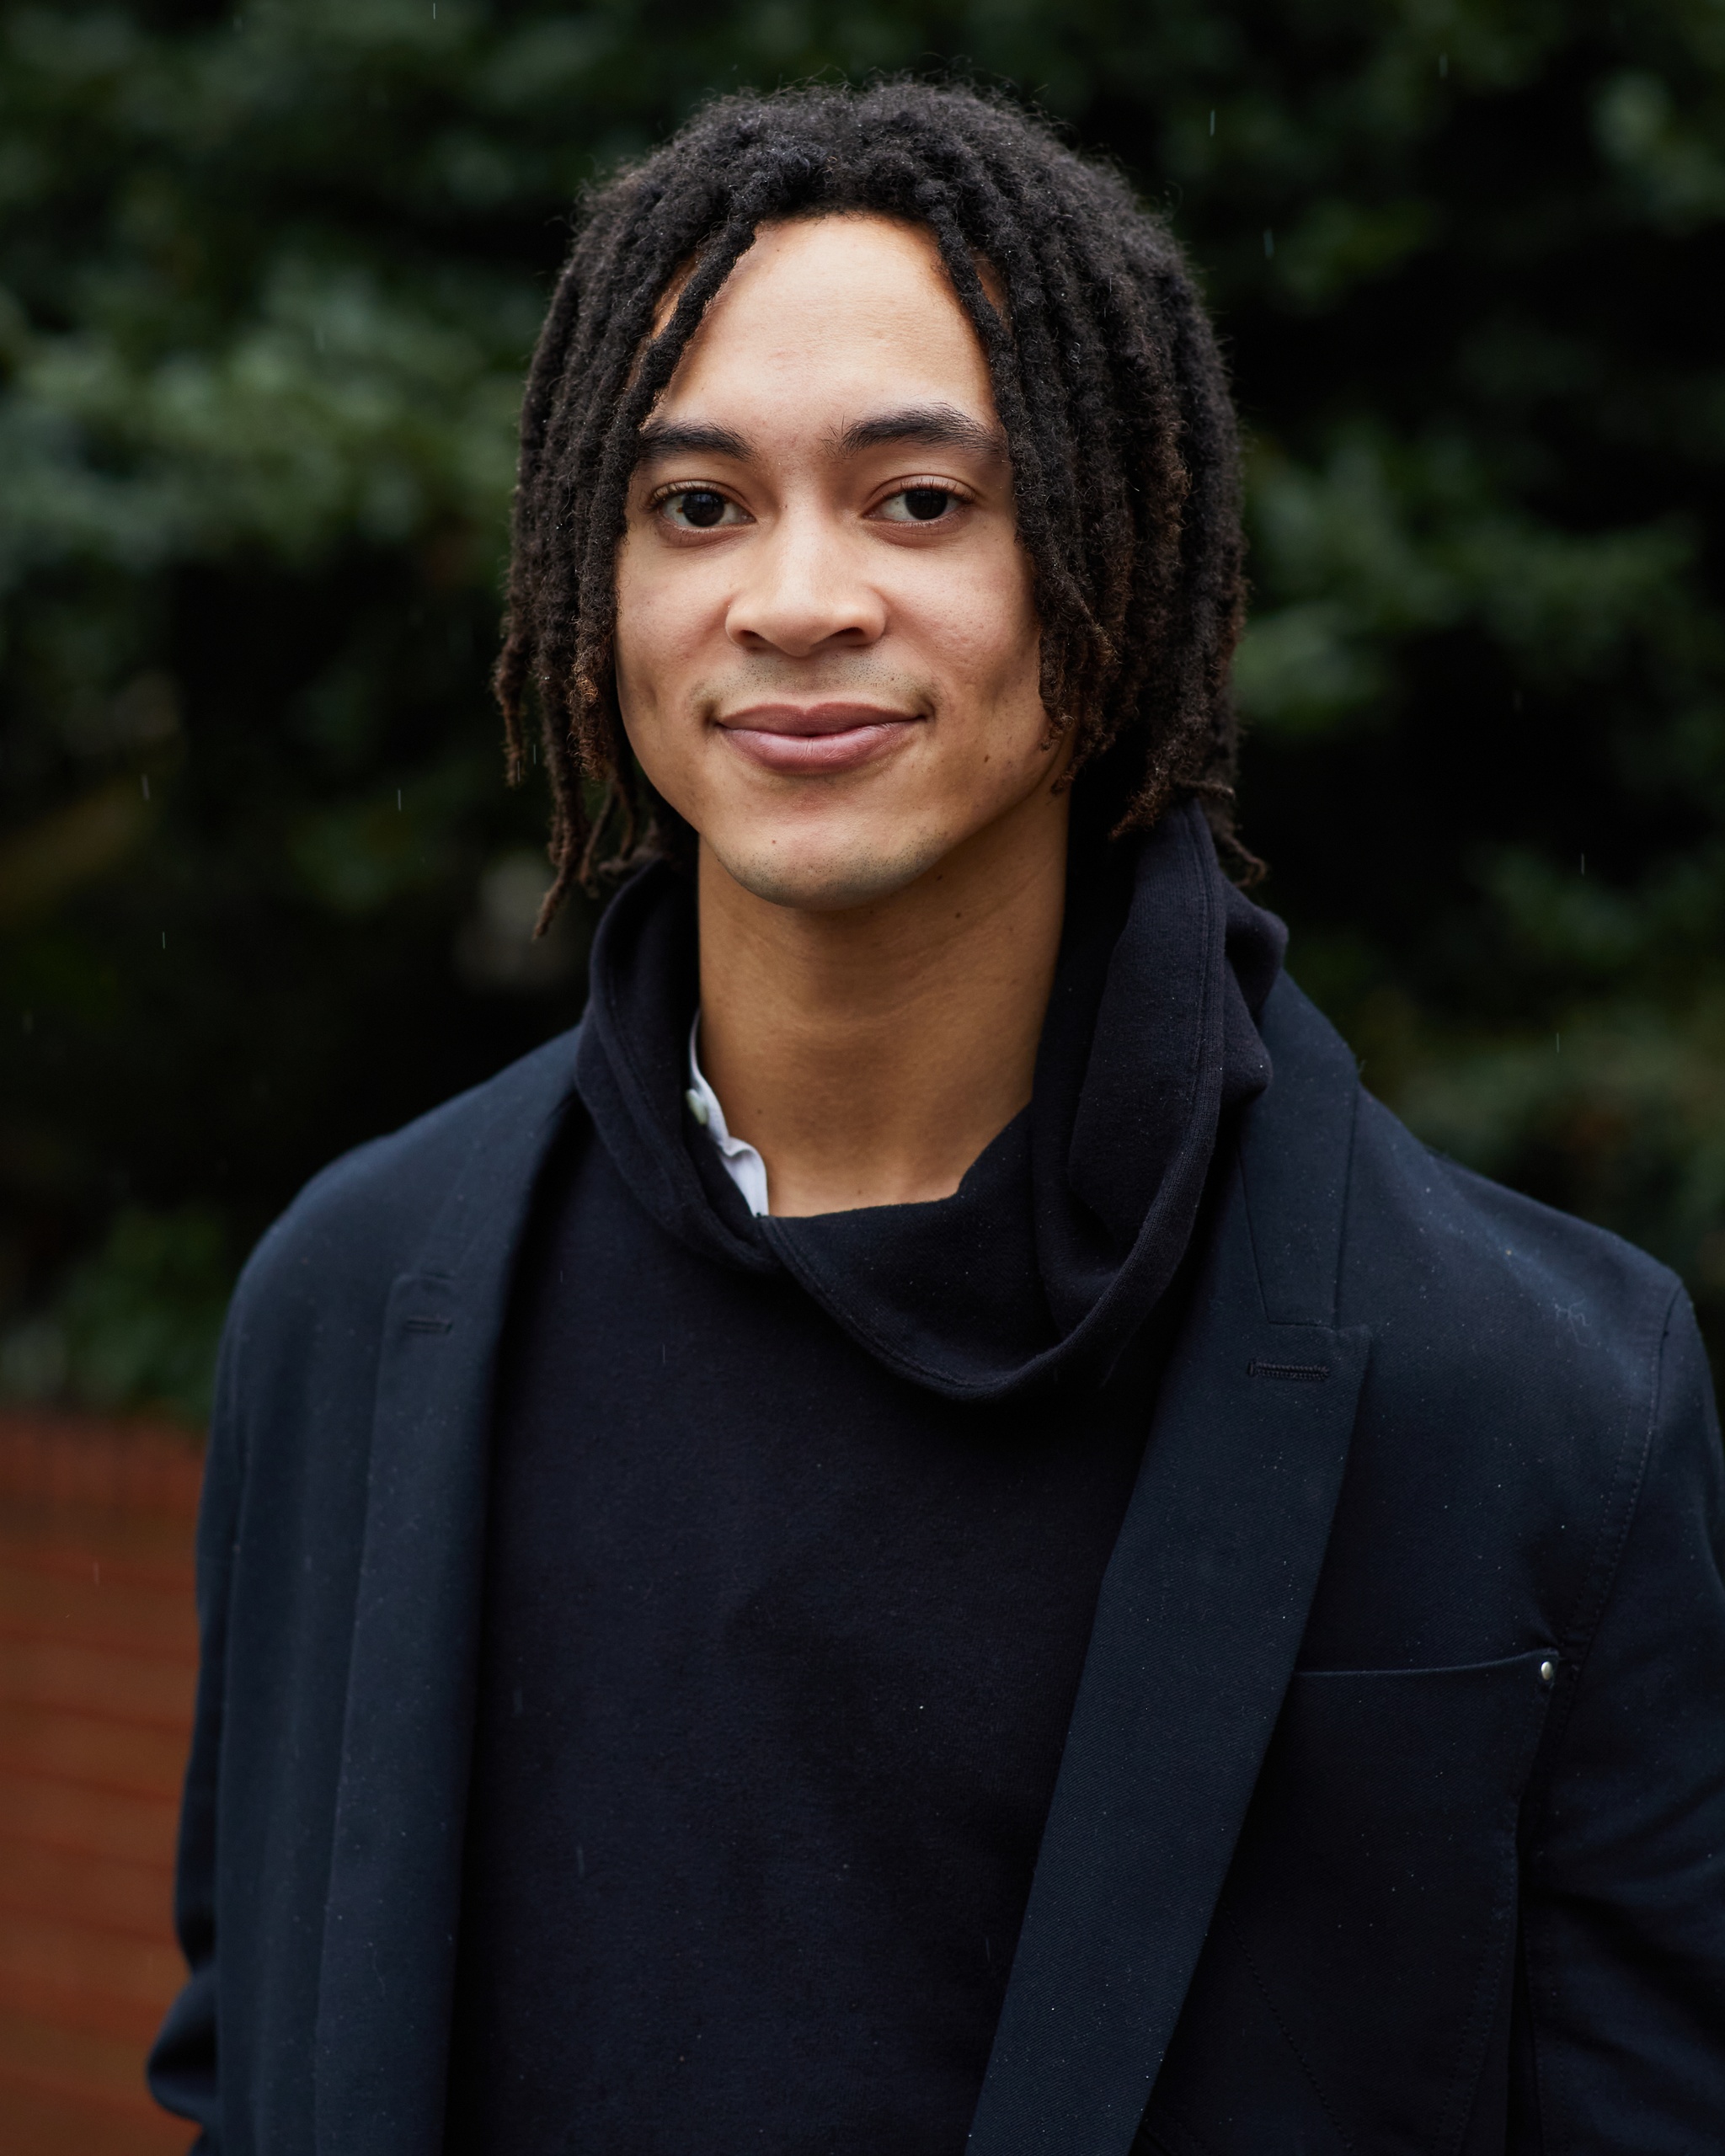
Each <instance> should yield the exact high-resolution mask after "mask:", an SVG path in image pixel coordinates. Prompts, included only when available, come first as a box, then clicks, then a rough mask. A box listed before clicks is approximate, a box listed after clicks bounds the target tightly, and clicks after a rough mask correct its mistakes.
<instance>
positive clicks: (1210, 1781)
mask: <svg viewBox="0 0 1725 2156" xmlns="http://www.w3.org/2000/svg"><path fill="white" fill-rule="evenodd" d="M1263 1033H1264V1038H1265V1040H1266V1043H1267V1044H1268V1047H1269V1049H1270V1053H1271V1055H1272V1058H1273V1059H1274V1070H1275V1076H1274V1081H1273V1083H1272V1085H1271V1086H1270V1088H1269V1090H1268V1092H1267V1093H1265V1094H1264V1095H1263V1097H1261V1098H1260V1099H1259V1100H1258V1101H1257V1102H1253V1103H1252V1105H1251V1106H1250V1107H1247V1109H1246V1110H1245V1112H1244V1113H1243V1115H1242V1120H1241V1125H1240V1131H1239V1139H1238V1144H1237V1146H1236V1148H1235V1150H1234V1152H1233V1154H1232V1155H1231V1158H1229V1159H1228V1160H1227V1161H1226V1162H1225V1164H1224V1165H1223V1166H1220V1167H1219V1169H1218V1171H1217V1173H1216V1177H1215V1185H1216V1187H1215V1193H1214V1196H1213V1199H1212V1202H1211V1203H1210V1206H1209V1209H1208V1210H1207V1212H1206V1214H1205V1216H1204V1221H1203V1223H1202V1225H1201V1228H1200V1235H1201V1238H1202V1250H1201V1267H1200V1271H1199V1278H1198V1282H1197V1285H1196V1288H1195V1290H1194V1297H1193V1300H1192V1304H1191V1307H1190V1310H1189V1313H1188V1318H1187V1321H1186V1323H1185V1326H1184V1330H1183V1333H1182V1336H1181V1337H1180V1339H1179V1342H1178V1345H1177V1348H1176V1350H1175V1353H1174V1356H1173V1359H1172V1363H1171V1364H1170V1366H1169V1369H1168V1371H1167V1375H1166V1377H1165V1379H1164V1380H1163V1382H1162V1388H1161V1391H1160V1393H1159V1395H1158V1396H1157V1400H1156V1406H1155V1410H1154V1414H1153V1417H1151V1427H1150V1432H1149V1443H1148V1445H1147V1448H1146V1454H1145V1460H1144V1465H1143V1469H1142V1472H1141V1475H1140V1481H1139V1484H1138V1487H1137V1490H1136V1492H1135V1496H1134V1497H1133V1499H1132V1502H1131V1505H1130V1509H1129V1512H1128V1514H1127V1517H1126V1520H1125V1523H1124V1527H1123V1529H1122V1531H1121V1534H1120V1539H1119V1544H1118V1546H1117V1547H1116V1550H1115V1551H1114V1557H1113V1559H1112V1561H1111V1563H1110V1565H1109V1567H1108V1573H1107V1576H1106V1578H1105V1580H1104V1582H1103V1589H1102V1594H1101V1598H1100V1600H1099V1603H1098V1605H1097V1614H1096V1623H1095V1631H1094V1635H1093V1637H1092V1643H1091V1646H1090V1649H1089V1653H1088V1657H1087V1662H1086V1665H1085V1670H1084V1675H1083V1680H1082V1684H1081V1689H1080V1693H1079V1697H1078V1700H1077V1705H1076V1710H1075V1711H1074V1715H1073V1719H1072V1723H1071V1731H1070V1734H1069V1736H1068V1739H1067V1744H1066V1749H1065V1757H1064V1760H1063V1763H1062V1765H1061V1769H1060V1780H1059V1784H1058V1786H1057V1789H1056V1791H1055V1799H1054V1804H1053V1807H1052V1810H1051V1812H1050V1813H1049V1820H1048V1824H1047V1829H1046V1832H1045V1834H1044V1840H1043V1844H1042V1849H1041V1852H1040V1854H1039V1860H1038V1865H1037V1870H1036V1876H1035V1881H1034V1885H1033V1889H1032V1893H1031V1898H1030V1903H1029V1907H1028V1912H1027V1913H1026V1917H1025V1920H1024V1925H1023V1933H1022V1935H1021V1938H1020V1940H1019V1944H1018V1948H1017V1956H1016V1958H1015V1960H1014V1962H1013V1965H1012V1977H1011V1982H1010V1984H1009V1987H1008V1989H1007V1998H1006V2003H1005V2006H1004V2008H1003V2009H1002V2013H1001V2022H1000V2026H999V2030H998V2033H997V2036H996V2042H995V2047H994V2052H993V2056H992V2058H991V2063H990V2065H989V2068H988V2073H987V2078H986V2080H985V2084H984V2087H983V2090H982V2095H981V2099H980V2104H979V2106H978V2110H977V2113H976V2118H975V2127H974V2129H973V2132H972V2136H971V2141H970V2150H971V2156H1032V2152H1036V2156H1127V2152H1128V2151H1129V2150H1134V2149H1136V2150H1137V2151H1139V2152H1140V2156H1142V2152H1145V2151H1152V2150H1153V2151H1161V2152H1163V2156H1204V2152H1209V2156H1319V2152H1326V2153H1328V2152H1343V2151H1348V2150H1354V2151H1369V2152H1371V2153H1372V2156H1402V2153H1403V2152H1406V2156H1413V2152H1416V2151H1418V2152H1458V2156H1487V2152H1488V2151H1490V2152H1495V2151H1502V2150H1505V2149H1514V2150H1516V2151H1532V2150H1542V2151H1551V2152H1557V2151H1560V2150H1561V2151H1564V2152H1572V2153H1578V2152H1596V2151H1597V2152H1601V2156H1603V2152H1605V2151H1608V2150H1609V2151H1612V2152H1622V2151H1626V2150H1632V2151H1636V2152H1637V2153H1638V2156H1668V2153H1669V2156H1700V2152H1704V2151H1716V2150H1717V2149H1719V2148H1725V1585H1722V1577H1721V1576H1722V1566H1725V1517H1722V1513H1725V1497H1722V1473H1721V1454H1720V1447H1719V1435H1718V1427H1717V1419H1716V1417H1715V1412H1714V1408H1713V1404H1712V1392H1711V1388H1710V1385H1709V1381H1708V1377H1707V1372H1706V1363H1705V1359H1704V1357H1703V1355H1702V1352H1701V1346H1700V1342H1699V1340H1698V1337H1697V1335H1696V1329H1695V1324H1694V1321H1693V1318H1692V1316H1691V1315H1690V1310H1689V1308H1688V1305H1687V1303H1686V1302H1685V1298H1684V1295H1683V1293H1682V1290H1681V1289H1680V1286H1679V1285H1678V1283H1677V1282H1676V1281H1675V1280H1674V1278H1672V1276H1671V1275H1670V1274H1669V1273H1666V1272H1664V1270H1663V1269H1662V1268H1661V1267H1658V1266H1656V1265H1655V1264H1653V1262H1651V1261H1650V1260H1649V1259H1648V1258H1646V1257H1642V1255H1640V1253H1638V1252H1637V1251H1633V1250H1632V1249H1630V1248H1629V1247H1627V1246H1626V1245H1624V1244H1623V1243H1621V1242H1618V1241H1616V1240H1615V1239H1614V1238H1612V1237H1610V1236H1609V1235H1604V1234H1602V1233H1599V1231H1597V1230H1594V1229H1591V1228H1588V1227H1584V1226H1583V1225H1579V1224H1578V1223H1577V1222H1575V1221H1573V1220H1570V1219H1565V1218H1563V1217H1562V1216H1560V1215H1558V1214H1553V1213H1551V1212H1548V1211H1546V1209H1543V1208H1541V1207H1540V1206H1537V1205H1535V1204H1532V1203H1530V1202H1528V1201H1527V1200H1525V1199H1523V1198H1517V1197H1515V1196H1513V1195H1512V1194H1510V1193H1508V1192H1506V1191H1503V1190H1501V1189H1498V1188H1497V1187H1494V1186H1493V1185H1492V1184H1490V1183H1487V1182H1482V1180H1481V1179H1480V1178H1478V1177H1475V1176H1473V1175H1471V1174H1469V1173H1467V1172H1466V1171H1464V1170H1462V1169H1461V1168H1458V1167H1456V1166H1454V1165H1453V1164H1452V1163H1450V1162H1448V1161H1443V1160H1440V1159H1439V1158H1437V1157H1435V1156H1434V1155H1432V1154H1430V1153H1429V1152H1427V1151H1426V1150H1424V1149H1423V1147H1421V1146H1420V1145H1418V1144H1417V1143H1416V1142H1415V1141H1414V1140H1413V1139H1412V1138H1411V1137H1410V1136H1409V1135H1408V1134H1407V1132H1406V1131H1404V1130H1403V1129H1402V1127H1401V1126H1400V1125H1399V1124H1398V1123H1397V1122H1396V1121H1395V1120H1394V1118H1392V1117H1391V1116H1390V1115H1389V1114H1388V1113H1386V1111H1385V1110H1384V1109H1383V1108H1382V1107H1380V1106H1379V1105H1378V1104H1377V1103H1376V1102H1374V1101H1373V1100H1371V1099H1370V1097H1368V1096H1367V1095H1365V1094H1364V1093H1363V1092H1362V1091H1360V1088H1359V1085H1358V1082H1357V1081H1356V1077H1355V1074H1354V1064H1353V1060H1352V1059H1351V1057H1350V1056H1349V1055H1348V1052H1347V1050H1346V1049H1345V1048H1344V1047H1343V1044H1342V1043H1341V1042H1340V1041H1339V1040H1338V1038H1337V1037H1336V1036H1335V1034H1334V1033H1332V1031H1331V1030H1330V1028H1329V1027H1327V1025H1326V1024H1325V1022H1324V1021H1323V1020H1322V1018H1321V1017H1319V1016H1318V1015H1317V1013H1316V1011H1314V1010H1313V1009H1312V1007H1311V1005H1310V1004H1309V1003H1307V1002H1306V1000H1305V999H1304V998H1303V997H1302V996H1301V995H1300V992H1299V991H1298V990H1297V989H1295V988H1294V987H1293V986H1292V985H1291V984H1290V983H1288V982H1286V981H1283V982H1282V983H1280V984H1279V985H1278V986H1277V987H1276V989H1275V990H1274V991H1273V992H1272V995H1271V996H1270V999H1269V1001H1268V1004H1267V1006H1265V1011H1264V1017H1263ZM573 1079H574V1043H573V1039H572V1038H570V1037H565V1038H562V1039H560V1040H557V1041H554V1042H553V1043H551V1044H550V1045H549V1046H548V1047H547V1048H545V1049H542V1050H540V1051H539V1052H538V1053H537V1054H534V1055H532V1056H530V1057H528V1058H527V1059H526V1060H525V1061H524V1062H522V1063H520V1064H518V1065H515V1066H514V1067H513V1068H512V1069H510V1070H506V1071H505V1072H504V1073H503V1074H502V1075H501V1076H500V1077H498V1078H496V1079H494V1080H493V1081H491V1082H490V1083H489V1085H486V1086H481V1087H480V1088H479V1089H478V1091H474V1092H472V1093H469V1094H467V1095H466V1096H464V1097H462V1098H461V1099H459V1100H457V1101H454V1102H450V1103H449V1104H448V1105H447V1106H446V1107H442V1108H441V1109H439V1110H438V1111H437V1112H436V1113H434V1114H432V1115H430V1116H428V1117H426V1118H424V1119H423V1120H422V1121H421V1122H419V1123H414V1125H412V1126H411V1127H410V1128H409V1129H406V1130H404V1131H402V1132H400V1133H399V1134H397V1135H396V1136H394V1137H393V1138H389V1139H383V1140H382V1141H380V1142H379V1143H377V1144H376V1145H371V1146H367V1147H366V1148H365V1149H363V1150H361V1151H360V1152H358V1153H356V1154H354V1155H350V1156H349V1158H347V1159H346V1160H344V1161H339V1162H338V1163H337V1165H336V1166H334V1167H333V1168H331V1169H330V1170H329V1171H328V1172H327V1173H326V1174H324V1175H323V1176H322V1177H319V1178H318V1180H317V1181H316V1182H314V1183H312V1185H311V1187H309V1188H308V1189H307V1191H306V1193H304V1194H303V1195H302V1197H301V1198H300V1199H299V1200H298V1201H297V1203H296V1204H295V1205H294V1206H293V1208H292V1209H291V1211H290V1212H289V1213H288V1214H286V1217H285V1218H284V1219H282V1221H281V1222H280V1223H279V1224H278V1225H277V1226H276V1227H275V1229H274V1230H272V1231H271V1233H270V1235H268V1236H267V1237H266V1238H265V1240H264V1242H263V1244H262V1245H261V1246H259V1250H258V1251H257V1253H256V1255H255V1256H254V1258H253V1260H252V1262H251V1263H250V1265H249V1266H248V1268H247V1270H246V1273H245V1276H244V1278H243V1281H242V1283H241V1285H240V1289H239V1291H238V1295H237V1296H236V1299H235V1303H234V1307H233V1311H232V1316H231V1318H230V1321H229V1325H228V1329H227V1338H226V1342H225V1346H224V1350H223V1356H222V1374H221V1380H220V1390H219V1401H218V1406H217V1412H216V1420H215V1426H214V1428H213V1431H212V1434H211V1451H210V1463H209V1469H208V1475H207V1480H206V1493H205V1500H204V1511H203V1519H202V1524H201V1528H200V1561H199V1565H200V1581H199V1603H200V1616H201V1621H202V1625H203V1634H204V1662H203V1673H202V1678H201V1684H200V1694H199V1704H198V1718H197V1729H196V1737H195V1746H194V1750H193V1756H192V1763H191V1767H190V1776H189V1780H188V1785H187V1791H186V1804H185V1817H184V1833H183V1841H182V1850H181V1865H180V1880H179V1919H180V1926H181V1932H182V1936H183V1939H184V1945H185V1949H186V1953H187V1956H188V1959H189V1961H190V1965H191V1970H192V1976H191V1981H190V1984H189V1985H188V1987H187V1988H186V1990H185V1991H184V1993H183V1994H182V1996H181V1998H180V1999H179V2003H178V2004H177V2005H176V2006H175V2007H174V2010H173V2012H172V2014H171V2015H170V2016H169V2018H168V2023H167V2025H166V2027H165V2028H164V2031H163V2035H162V2037H161V2039H160V2041H159V2043H158V2047H157V2051H156V2053H155V2057H154V2059H153V2061H152V2079H153V2083H154V2085H155V2088H156V2089H157V2092H158V2095H160V2097H161V2098H162V2099H163V2101H164V2102H166V2103H167V2104H168V2105H170V2106H171V2107H172V2108H174V2109H175V2110H177V2111H182V2112H184V2113H185V2114H187V2115H188V2116H191V2117H193V2118H195V2119H197V2120H198V2121H200V2122H201V2123H202V2125H203V2127H204V2129H205V2133H206V2141H205V2143H204V2144H203V2145H204V2146H206V2147H207V2148H209V2149H211V2150H219V2151H221V2152H223V2156H254V2152H257V2153H258V2156H301V2152H305V2156H312V2152H315V2156H438V2151H439V2149H440V2147H441V2135H442V2123H441V2121H442V2105H443V2096H444V2084H445V2074H446V2048H447V2041H448V2029H449V2018H450V2004H451V1983H452V1979H453V1975H454V1970H455V1958H456V1925H457V1903H458V1897H459V1890H460V1881H461V1865H462V1820H463V1812H464V1806H465V1803H466V1792H467V1780H468V1766H469V1754H470V1749H471V1744H472V1732H473V1710H474V1694H475V1670H476V1662H477V1651H478V1617H479V1608H480V1572H481V1563H482V1553H483V1507H484V1501H485V1490H486V1445H487V1430H488V1422H489V1412H490V1402H491V1399H492V1393H493V1380H494V1370H495V1364H496V1358H497V1352H498V1342H499V1334H500V1331H501V1328H502V1325H503V1320H504V1315H505V1306H506V1303H507V1300H508V1296H509V1292H510V1273H511V1269H512V1267H513V1263H514V1260H515V1252H516V1250H517V1247H518V1245H519V1242H520V1240H521V1233H522V1229H523V1225H524V1222H525V1219H526V1213H527V1208H528V1203H529V1198H530V1195H531V1190H532V1187H533V1183H534V1179H535V1177H536V1174H537V1170H538V1167H539V1165H540V1163H541V1161H542V1160H543V1158H544V1156H545V1155H546V1152H547V1147H548V1145H549V1144H550V1142H551V1139H552V1138H553V1135H554V1134H555V1132H556V1131H557V1129H558V1126H559V1123H560V1122H561V1120H562V1118H563V1117H564V1116H566V1115H569V1114H579V1113H583V1111H582V1109H581V1108H580V1107H579V1102H577V1101H576V1100H575V1099H574V1093H573ZM691 2156H726V2152H721V2151H692V2152H691ZM883 2156H889V2152H883Z"/></svg>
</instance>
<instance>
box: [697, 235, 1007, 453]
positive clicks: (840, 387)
mask: <svg viewBox="0 0 1725 2156" xmlns="http://www.w3.org/2000/svg"><path fill="white" fill-rule="evenodd" d="M668 304H669V302H668V303H667V305H668ZM883 396H885V397H889V398H890V399H891V401H892V402H893V403H911V402H915V403H922V402H925V401H928V402H938V403H948V404H952V405H954V406H956V407H958V408H959V409H961V410H964V411H968V412H970V413H972V414H975V417H976V418H977V419H980V420H982V421H984V422H985V423H986V422H989V421H991V420H992V419H993V418H994V398H993V394H992V392H991V388H990V386H989V379H988V366H987V362H986V360H985V358H984V355H983V351H982V346H981V344H980V340H979V339H978V338H977V335H976V333H975V329H974V328H972V327H971V325H970V323H969V318H967V317H966V315H965V313H964V309H963V308H962V307H960V306H959V302H958V298H957V296H956V295H955V294H954V292H953V287H952V284H951V281H950V280H949V279H948V275H947V272H946V268H945V265H944V264H943V262H942V260H941V258H940V252H939V249H938V248H937V246H936V245H935V242H934V239H933V237H932V234H930V233H929V232H927V231H925V230H924V229H923V228H922V227H920V226H916V225H911V224H904V223H900V222H899V221H896V220H895V219H892V218H888V217H879V216H830V217H821V218H809V219H798V220H796V221H788V222H783V223H778V224H769V225H763V226H762V227H761V229H760V231H759V232H757V233H756V237H755V243H754V245H753V246H752V247H751V248H750V249H749V251H748V253H745V255H744V256H743V257H742V258H741V259H740V261H739V262H738V264H737V265H736V267H735V269H734V270H732V272H731V274H730V276H729V279H728V280H726V282H725V284H724V287H723V288H722V290H721V291H719V293H718V296H717V298H716V299H715V300H714V301H713V304H712V305H711V307H708V311H707V314H706V316H705V318H704V319H703V320H702V323H701V326H700V328H698V329H697V331H696V333H695V335H694V336H693V337H692V339H691V340H690V343H689V346H688V349H687V350H686V351H685V353H684V354H683V356H682V359H681V362H680V364H679V366H678V367H677V371H676V374H675V375H673V376H672V377H671V381H670V387H668V388H667V390H666V392H665V395H664V397H663V398H661V399H660V404H659V408H658V414H657V415H656V416H660V417H666V416H670V415H672V414H675V415H676V416H677V417H679V418H682V417H687V416H692V415H693V414H695V413H697V411H698V412H699V413H701V414H702V416H706V417H713V418H717V417H718V411H717V407H718V405H720V404H723V405H724V406H725V407H726V408H727V411H728V412H729V413H731V414H735V412H736V411H737V409H738V408H739V407H746V408H748V410H749V411H750V413H752V414H755V415H756V417H757V419H760V418H765V417H772V418H773V419H776V420H777V422H778V423H779V424H792V423H794V421H795V419H797V418H798V416H799V415H801V416H805V417H809V418H817V417H818V418H819V419H820V420H821V421H822V422H823V423H825V422H827V421H830V420H831V419H834V418H839V419H841V420H843V421H848V420H850V419H854V418H856V417H857V416H859V415H860V413H861V409H862V407H863V405H865V404H873V403H878V402H879V399H880V398H882V397H883Z"/></svg>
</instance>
